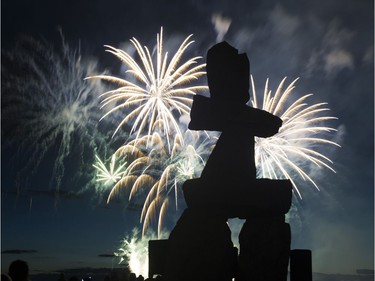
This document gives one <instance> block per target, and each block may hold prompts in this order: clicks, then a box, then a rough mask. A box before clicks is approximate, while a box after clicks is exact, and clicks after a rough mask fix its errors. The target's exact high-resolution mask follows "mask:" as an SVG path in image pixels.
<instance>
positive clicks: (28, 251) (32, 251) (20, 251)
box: [1, 249, 38, 255]
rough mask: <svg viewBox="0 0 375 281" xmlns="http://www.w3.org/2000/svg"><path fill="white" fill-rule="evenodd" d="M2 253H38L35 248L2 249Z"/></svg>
mask: <svg viewBox="0 0 375 281" xmlns="http://www.w3.org/2000/svg"><path fill="white" fill-rule="evenodd" d="M1 253H2V254H16V255H19V254H35V253H38V251H37V250H19V249H14V250H4V251H1Z"/></svg>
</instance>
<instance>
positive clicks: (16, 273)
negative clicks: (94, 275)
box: [1, 260, 163, 281]
mask: <svg viewBox="0 0 375 281" xmlns="http://www.w3.org/2000/svg"><path fill="white" fill-rule="evenodd" d="M29 277H30V276H29V266H28V264H27V262H26V261H23V260H15V261H13V262H12V263H11V264H10V266H9V269H8V273H7V274H6V273H3V274H1V281H30V279H29ZM151 280H155V281H163V278H162V276H156V277H154V278H146V279H145V278H144V277H143V276H142V275H139V276H138V277H137V276H136V274H135V273H128V274H125V275H122V276H119V275H112V276H106V277H105V279H104V281H151ZM57 281H67V279H65V276H64V274H63V273H61V274H60V276H59V277H58V279H57ZM68 281H85V278H83V279H80V278H78V277H77V276H72V277H70V278H69V279H68ZM93 281H96V280H93Z"/></svg>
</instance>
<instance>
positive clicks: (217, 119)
mask: <svg viewBox="0 0 375 281" xmlns="http://www.w3.org/2000/svg"><path fill="white" fill-rule="evenodd" d="M207 78H208V85H209V89H210V95H211V97H210V98H207V97H203V96H195V97H194V101H193V106H192V109H191V113H190V115H191V122H190V124H189V128H190V129H192V130H212V131H220V132H222V133H221V135H220V137H219V140H218V141H217V143H216V146H215V148H214V150H213V152H212V154H211V155H210V157H209V159H208V161H207V163H206V165H205V167H204V169H203V171H202V174H201V177H200V178H197V179H192V180H188V181H186V182H185V183H184V185H183V192H184V197H185V200H186V203H187V206H188V208H186V210H185V211H184V213H183V214H182V216H181V218H180V219H179V221H178V222H177V224H176V226H175V228H174V229H173V231H172V232H171V235H170V237H169V251H168V255H167V264H166V274H165V279H166V280H167V281H184V280H186V281H188V280H189V281H192V280H194V281H197V280H198V281H199V280H202V281H203V280H205V281H207V280H223V281H224V280H225V281H226V280H228V281H229V280H232V278H233V276H234V275H236V276H237V277H236V280H242V281H243V280H273V281H277V280H286V275H287V267H288V258H289V249H290V229H289V225H288V224H285V222H284V215H285V213H287V212H288V210H289V208H290V205H291V196H292V195H291V192H292V187H291V183H290V182H289V181H288V180H268V179H256V169H255V158H254V136H258V137H270V136H272V135H274V134H275V133H277V132H278V129H279V127H280V126H281V124H282V121H281V120H280V119H279V118H278V117H276V116H274V115H272V114H270V113H267V112H265V111H262V110H259V109H255V108H252V107H249V106H247V105H246V102H247V101H248V100H249V62H248V59H247V56H246V54H240V55H239V54H238V51H237V50H236V49H234V48H233V47H231V46H230V45H229V44H228V43H226V42H222V43H219V44H217V45H215V46H214V47H212V48H211V49H210V50H209V51H208V53H207ZM234 217H239V218H243V219H246V222H245V224H244V226H243V228H242V230H241V233H240V256H239V260H238V266H237V265H236V263H237V254H236V252H235V251H234V250H233V244H232V241H231V233H230V229H229V227H228V225H227V220H228V218H234ZM235 268H236V272H234V271H235Z"/></svg>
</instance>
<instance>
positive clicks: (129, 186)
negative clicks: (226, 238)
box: [107, 130, 214, 236]
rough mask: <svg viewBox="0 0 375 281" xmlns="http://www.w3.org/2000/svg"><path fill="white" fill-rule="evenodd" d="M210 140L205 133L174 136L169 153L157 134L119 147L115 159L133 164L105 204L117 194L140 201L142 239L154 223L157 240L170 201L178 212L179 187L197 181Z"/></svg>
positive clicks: (211, 138)
mask: <svg viewBox="0 0 375 281" xmlns="http://www.w3.org/2000/svg"><path fill="white" fill-rule="evenodd" d="M213 140H214V137H210V136H208V135H207V133H198V132H192V131H190V130H188V131H186V132H185V133H184V134H183V137H181V136H180V135H179V134H177V135H176V136H175V139H174V141H173V147H172V149H171V151H170V152H169V150H168V149H167V147H166V146H167V144H166V141H165V139H163V138H162V137H161V135H160V134H158V133H154V134H153V135H152V136H144V137H142V138H139V139H137V140H133V141H131V142H129V143H128V144H126V145H124V146H122V147H121V148H119V149H118V150H117V151H116V155H117V156H118V157H121V156H126V158H127V159H133V160H132V161H131V162H129V163H130V164H129V166H128V167H127V169H126V172H125V174H124V176H123V177H122V178H121V180H119V181H118V182H117V183H116V184H115V185H114V187H113V188H112V190H111V192H110V194H109V196H108V200H107V202H109V201H111V199H112V198H113V197H114V196H116V195H117V194H119V193H120V192H121V193H123V192H127V193H128V194H129V201H132V200H137V199H136V198H135V197H137V198H139V197H140V198H141V200H142V206H143V207H142V212H141V217H140V221H141V222H142V223H143V231H142V234H143V235H145V234H146V231H147V230H148V229H149V228H150V226H151V223H152V222H153V221H157V222H158V235H159V236H160V234H161V232H162V229H163V221H164V218H165V215H166V211H167V209H168V207H169V204H170V202H171V200H173V201H174V205H175V210H176V211H177V210H178V209H179V203H178V202H179V196H180V195H181V187H182V184H183V183H184V182H185V181H186V180H187V179H192V178H195V177H199V175H200V173H201V171H202V170H203V167H204V164H205V161H206V159H207V158H208V155H209V153H210V152H211V150H212V142H213Z"/></svg>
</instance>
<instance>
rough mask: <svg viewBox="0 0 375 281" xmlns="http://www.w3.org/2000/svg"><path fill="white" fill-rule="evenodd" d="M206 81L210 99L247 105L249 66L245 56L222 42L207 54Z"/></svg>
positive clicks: (248, 97)
mask: <svg viewBox="0 0 375 281" xmlns="http://www.w3.org/2000/svg"><path fill="white" fill-rule="evenodd" d="M206 70H207V81H208V86H209V88H210V94H211V98H213V99H221V100H231V101H235V102H239V103H243V104H245V103H247V102H248V100H249V99H250V94H249V86H250V64H249V59H248V58H247V55H246V54H238V50H237V49H236V48H234V47H232V46H231V45H229V44H228V43H227V42H225V41H223V42H221V43H218V44H216V45H214V46H213V47H212V48H211V49H209V50H208V52H207V65H206Z"/></svg>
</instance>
